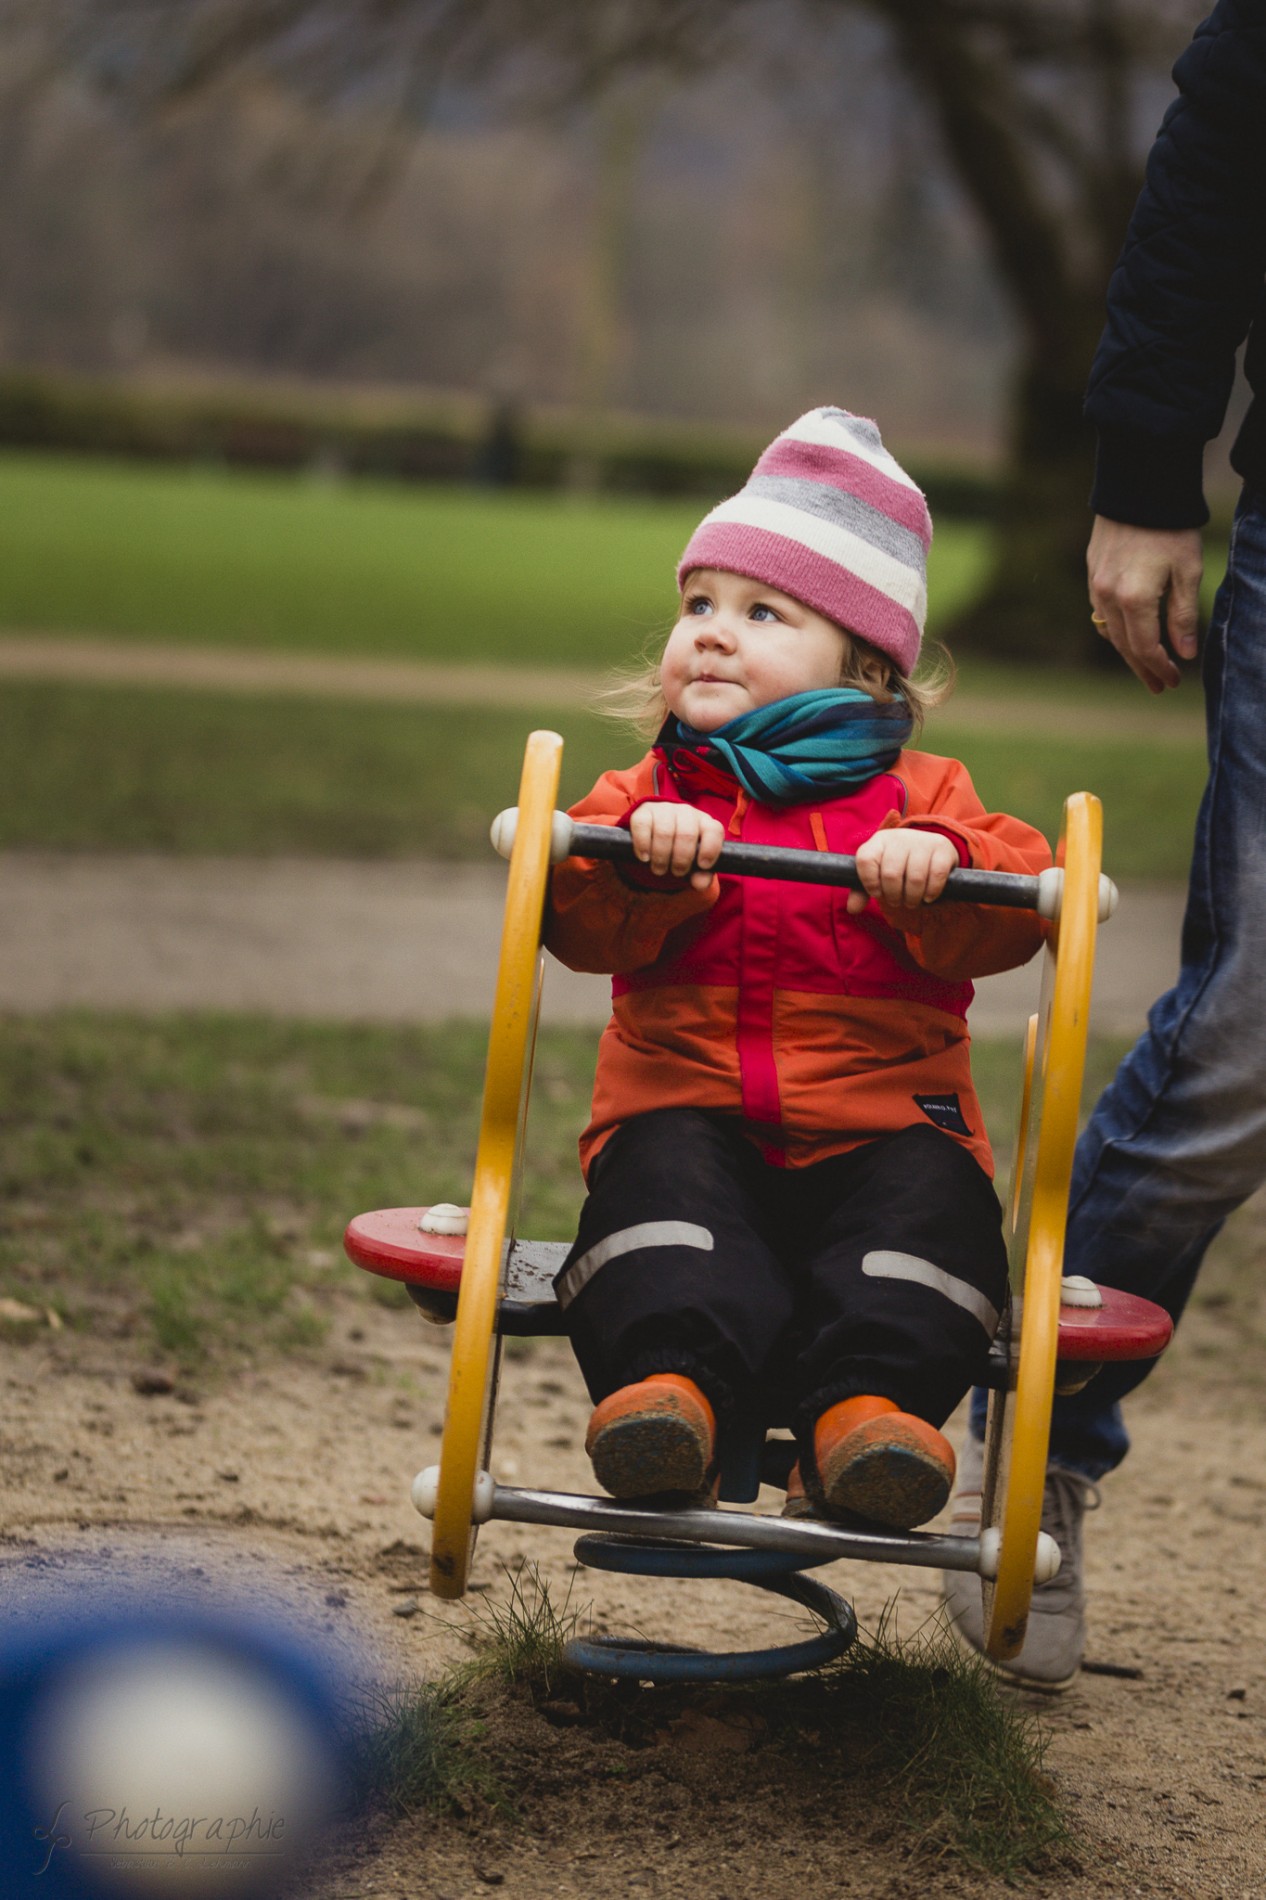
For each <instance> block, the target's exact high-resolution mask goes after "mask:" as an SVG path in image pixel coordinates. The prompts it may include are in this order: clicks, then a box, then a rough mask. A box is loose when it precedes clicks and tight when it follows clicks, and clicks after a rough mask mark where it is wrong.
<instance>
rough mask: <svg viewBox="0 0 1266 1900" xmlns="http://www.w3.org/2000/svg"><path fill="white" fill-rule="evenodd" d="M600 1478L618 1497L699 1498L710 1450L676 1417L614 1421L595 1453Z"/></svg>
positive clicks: (597, 1441)
mask: <svg viewBox="0 0 1266 1900" xmlns="http://www.w3.org/2000/svg"><path fill="white" fill-rule="evenodd" d="M589 1457H590V1461H591V1463H592V1465H593V1474H594V1477H595V1478H596V1479H597V1480H598V1483H599V1484H600V1485H601V1486H602V1488H603V1490H604V1491H606V1492H607V1493H608V1495H609V1496H611V1497H613V1498H647V1497H654V1496H655V1495H656V1494H657V1493H658V1492H661V1491H682V1492H686V1493H688V1494H690V1495H694V1494H696V1493H698V1492H701V1491H703V1490H705V1489H706V1487H707V1483H708V1478H709V1471H708V1463H709V1457H710V1447H707V1446H705V1445H703V1444H701V1443H700V1439H699V1434H698V1433H697V1432H695V1431H693V1430H692V1429H691V1427H690V1426H689V1424H688V1423H687V1422H686V1421H685V1420H684V1419H681V1418H674V1417H673V1416H672V1415H671V1414H663V1415H661V1416H660V1417H657V1418H656V1417H650V1418H624V1419H614V1420H613V1421H612V1422H611V1424H609V1425H604V1426H603V1428H602V1430H601V1431H600V1432H599V1433H598V1434H597V1436H596V1438H595V1439H594V1440H593V1443H592V1445H591V1446H590V1448H589Z"/></svg>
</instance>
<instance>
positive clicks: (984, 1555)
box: [977, 1525, 1060, 1583]
mask: <svg viewBox="0 0 1266 1900" xmlns="http://www.w3.org/2000/svg"><path fill="white" fill-rule="evenodd" d="M1001 1555H1002V1532H1001V1531H1000V1530H999V1529H998V1527H997V1525H991V1526H990V1528H989V1529H988V1530H987V1531H982V1532H981V1533H980V1558H979V1561H978V1565H977V1568H978V1569H979V1571H980V1574H981V1576H982V1577H983V1578H984V1579H985V1581H986V1582H987V1583H996V1582H997V1579H998V1559H999V1558H1000V1557H1001ZM1059 1566H1060V1555H1059V1545H1058V1544H1057V1543H1056V1542H1055V1539H1054V1538H1053V1537H1051V1536H1049V1535H1048V1534H1047V1532H1046V1531H1039V1532H1038V1534H1037V1550H1036V1551H1035V1553H1034V1558H1033V1581H1034V1583H1049V1582H1050V1580H1051V1578H1052V1577H1054V1576H1056V1575H1057V1574H1058V1571H1059Z"/></svg>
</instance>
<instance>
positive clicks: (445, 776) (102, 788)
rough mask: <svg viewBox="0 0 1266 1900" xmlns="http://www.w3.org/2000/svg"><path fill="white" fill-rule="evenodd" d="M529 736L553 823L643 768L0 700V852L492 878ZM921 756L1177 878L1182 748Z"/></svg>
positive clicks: (480, 727)
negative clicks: (399, 866) (959, 765)
mask: <svg viewBox="0 0 1266 1900" xmlns="http://www.w3.org/2000/svg"><path fill="white" fill-rule="evenodd" d="M533 725H549V726H553V727H555V728H557V729H558V730H559V731H561V732H562V734H563V737H564V739H565V740H566V750H565V752H564V775H563V786H562V798H563V802H564V803H571V802H574V800H575V799H576V798H578V797H579V796H580V794H581V793H582V792H584V791H586V790H587V789H588V787H589V786H590V785H591V784H592V783H593V781H594V779H595V778H596V777H597V776H598V774H599V772H601V771H603V770H604V769H606V768H607V767H608V766H612V765H618V764H621V763H626V762H631V761H632V760H633V759H635V758H636V757H637V756H638V755H639V752H640V749H641V748H640V745H639V742H638V741H637V740H635V739H630V738H629V737H627V736H626V735H625V734H624V733H623V732H621V731H620V730H619V729H617V728H613V727H611V726H610V725H608V724H607V723H606V722H605V721H601V720H598V719H596V718H593V717H591V716H588V715H586V714H585V713H583V712H568V713H564V714H562V715H559V714H557V713H556V712H555V711H553V709H551V708H550V707H548V706H546V707H540V708H531V707H524V708H523V710H522V711H521V712H500V711H497V712H487V713H481V712H477V711H475V710H474V709H472V708H470V707H459V706H453V707H444V708H437V709H430V708H422V707H392V706H381V705H357V706H354V707H346V706H343V705H340V704H339V703H337V702H336V701H332V700H331V701H322V700H309V699H284V698H277V699H270V698H260V699H241V698H235V697H231V696H227V695H225V696H221V695H217V694H213V693H206V694H202V693H193V692H188V693H187V692H174V691H172V692H169V691H158V690H154V691H151V690H148V689H136V688H129V687H63V686H46V685H17V684H13V683H9V684H6V685H0V847H7V848H10V849H46V850H47V849H53V850H82V851H105V850H128V851H170V852H182V853H195V854H196V853H204V854H207V853H210V854H215V853H227V854H230V855H264V856H267V855H276V854H280V853H299V854H307V853H312V854H317V855H330V856H352V857H401V856H408V855H410V854H418V855H430V854H433V855H438V856H441V857H456V858H468V857H473V858H475V859H480V858H488V853H489V847H488V824H489V821H490V819H491V818H492V816H493V814H494V813H495V812H497V811H498V810H500V808H501V807H502V806H503V805H509V804H513V803H514V798H515V792H516V789H517V785H518V774H519V765H520V761H521V759H522V754H523V742H524V738H525V737H526V734H527V733H528V731H529V730H530V729H531V727H532V726H533ZM933 743H934V747H935V749H936V750H937V751H946V752H956V753H958V754H960V755H961V756H962V757H963V758H965V759H966V760H967V761H968V762H969V764H970V766H971V770H972V774H973V777H974V779H975V781H976V785H977V788H978V790H979V791H980V794H981V796H982V798H983V799H984V800H985V802H986V804H988V805H990V806H991V807H992V808H993V809H996V810H1003V811H1013V812H1015V813H1016V814H1018V815H1019V816H1021V817H1024V818H1027V819H1029V820H1030V821H1031V822H1032V823H1034V824H1036V825H1039V826H1040V827H1041V828H1042V829H1043V830H1045V831H1046V832H1047V834H1048V836H1051V837H1052V838H1053V837H1054V836H1055V835H1056V834H1057V833H1058V829H1059V819H1060V810H1061V806H1062V803H1063V799H1064V797H1065V796H1066V794H1067V793H1068V792H1071V791H1081V790H1085V791H1093V792H1097V793H1098V794H1099V795H1100V797H1102V798H1103V800H1104V804H1105V808H1106V813H1107V861H1108V863H1109V865H1110V866H1111V869H1112V871H1113V873H1114V875H1115V876H1117V877H1153V878H1178V877H1182V876H1184V875H1185V873H1186V860H1187V855H1188V851H1189V848H1190V838H1191V828H1192V822H1193V819H1194V814H1195V808H1196V803H1197V800H1198V798H1199V794H1200V787H1201V784H1202V782H1203V755H1202V752H1201V748H1200V746H1199V745H1198V744H1197V743H1194V742H1193V743H1192V744H1191V745H1183V746H1178V745H1169V746H1159V745H1155V746H1149V745H1145V744H1138V743H1131V744H1128V745H1123V744H1117V743H1113V742H1111V741H1109V740H1108V739H1107V738H1104V739H1101V740H1097V741H1094V742H1091V741H1075V740H1071V739H1064V738H1056V737H1052V738H1045V737H1041V738H1039V737H1035V736H1034V735H1032V734H1027V733H1025V734H1018V735H1016V736H1015V737H1008V736H1005V735H1003V736H999V735H997V734H995V733H993V732H989V733H980V732H966V731H965V732H962V733H961V734H956V733H955V731H954V729H953V727H952V725H951V724H949V723H948V720H947V722H946V724H945V725H944V727H941V726H940V725H938V727H937V731H936V736H935V740H934V742H933ZM489 861H490V860H489Z"/></svg>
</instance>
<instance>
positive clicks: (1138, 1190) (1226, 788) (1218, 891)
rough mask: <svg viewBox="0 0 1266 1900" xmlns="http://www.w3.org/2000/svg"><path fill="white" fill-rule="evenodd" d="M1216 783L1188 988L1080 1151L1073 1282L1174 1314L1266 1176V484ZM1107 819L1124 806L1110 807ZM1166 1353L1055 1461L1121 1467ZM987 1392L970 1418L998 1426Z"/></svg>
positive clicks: (1210, 692) (1121, 1383) (1202, 822)
mask: <svg viewBox="0 0 1266 1900" xmlns="http://www.w3.org/2000/svg"><path fill="white" fill-rule="evenodd" d="M1204 676H1205V702H1206V719H1207V725H1208V747H1209V779H1208V783H1207V785H1206V787H1205V793H1204V798H1203V800H1202V802H1201V806H1200V815H1199V818H1198V820H1197V823H1196V836H1195V846H1194V850H1193V855H1192V864H1191V877H1190V882H1189V885H1188V892H1187V909H1186V914H1185V916H1184V919H1183V929H1182V968H1181V971H1180V974H1179V977H1178V981H1177V983H1176V984H1175V986H1174V988H1173V989H1172V990H1169V991H1168V992H1167V993H1166V994H1165V995H1164V996H1162V997H1161V998H1160V1000H1159V1002H1157V1003H1156V1004H1155V1005H1154V1006H1153V1008H1152V1010H1151V1012H1150V1014H1149V1016H1148V1025H1147V1029H1146V1030H1145V1031H1144V1033H1143V1035H1142V1036H1141V1037H1140V1038H1139V1040H1138V1042H1137V1043H1136V1044H1135V1045H1134V1047H1133V1049H1131V1051H1130V1053H1129V1054H1128V1055H1127V1056H1126V1057H1125V1059H1124V1061H1123V1062H1122V1064H1121V1066H1120V1068H1119V1069H1118V1070H1117V1073H1116V1075H1115V1076H1114V1077H1113V1080H1112V1081H1111V1082H1110V1083H1109V1085H1108V1087H1107V1088H1106V1089H1105V1090H1104V1092H1103V1095H1102V1096H1101V1097H1100V1099H1099V1102H1098V1104H1097V1106H1096V1108H1095V1111H1094V1114H1093V1116H1092V1117H1091V1119H1090V1122H1089V1124H1088V1126H1087V1127H1086V1129H1085V1132H1084V1133H1083V1134H1082V1136H1081V1139H1080V1141H1079V1142H1078V1144H1077V1154H1076V1160H1075V1162H1074V1166H1073V1181H1072V1192H1071V1197H1070V1202H1069V1221H1068V1239H1067V1246H1066V1250H1065V1272H1067V1273H1084V1274H1088V1275H1089V1276H1090V1278H1091V1279H1093V1280H1098V1281H1101V1282H1102V1283H1103V1284H1104V1285H1105V1286H1114V1287H1120V1288H1122V1289H1124V1291H1126V1292H1128V1293H1137V1294H1141V1295H1142V1296H1143V1297H1144V1298H1145V1299H1149V1300H1154V1301H1155V1302H1156V1303H1157V1305H1159V1306H1163V1307H1164V1308H1165V1309H1166V1311H1167V1312H1168V1313H1170V1314H1171V1315H1172V1316H1173V1318H1174V1319H1175V1320H1177V1319H1178V1318H1179V1317H1180V1315H1181V1313H1182V1311H1183V1308H1184V1306H1185V1305H1186V1303H1187V1298H1188V1295H1189V1294H1190V1292H1191V1289H1192V1286H1193V1285H1194V1283H1195V1279H1196V1275H1197V1273H1198V1272H1199V1270H1200V1263H1201V1261H1202V1260H1203V1258H1204V1254H1205V1250H1206V1248H1207V1247H1208V1245H1209V1243H1210V1241H1211V1240H1212V1239H1213V1237H1214V1235H1215V1234H1216V1233H1217V1232H1218V1230H1219V1228H1220V1227H1221V1226H1222V1223H1223V1222H1224V1221H1225V1219H1226V1217H1227V1215H1228V1214H1230V1213H1231V1212H1233V1210H1234V1209H1235V1208H1237V1207H1239V1206H1240V1204H1241V1203H1242V1202H1243V1201H1245V1200H1247V1199H1248V1196H1249V1195H1250V1194H1252V1193H1253V1192H1254V1191H1255V1190H1256V1189H1257V1188H1258V1187H1260V1186H1261V1185H1262V1183H1263V1181H1266V492H1264V491H1260V490H1252V489H1247V488H1246V489H1245V491H1244V493H1243V495H1242V497H1241V500H1240V504H1239V507H1238V508H1237V510H1236V516H1235V525H1234V528H1233V531H1232V536H1231V547H1230V555H1229V560H1228V565H1227V574H1226V579H1225V581H1224V582H1223V584H1222V587H1221V588H1220V589H1219V592H1218V597H1217V601H1216V604H1215V606H1214V612H1213V621H1212V624H1211V626H1210V629H1209V635H1208V640H1207V643H1206V646H1205V656H1204ZM1109 817H1110V814H1109ZM1155 1363H1156V1362H1155V1361H1154V1360H1134V1361H1126V1362H1118V1363H1117V1364H1115V1365H1107V1366H1105V1367H1104V1368H1103V1370H1102V1371H1101V1372H1100V1373H1098V1374H1097V1375H1096V1377H1095V1378H1093V1379H1092V1380H1091V1381H1090V1384H1089V1385H1088V1386H1086V1387H1085V1388H1084V1390H1083V1391H1081V1392H1079V1393H1075V1394H1073V1395H1072V1396H1070V1397H1067V1398H1057V1399H1056V1401H1055V1410H1054V1415H1053V1418H1052V1422H1051V1454H1050V1455H1051V1462H1052V1463H1054V1464H1059V1465H1065V1466H1067V1467H1069V1468H1071V1469H1072V1470H1074V1471H1079V1472H1081V1473H1083V1474H1084V1475H1085V1476H1086V1477H1088V1478H1100V1477H1102V1476H1103V1474H1104V1473H1105V1472H1107V1471H1111V1470H1113V1469H1114V1468H1115V1467H1116V1466H1117V1465H1119V1464H1120V1462H1121V1460H1122V1459H1123V1458H1124V1457H1125V1454H1126V1452H1127V1451H1128V1450H1129V1445H1130V1441H1129V1436H1128V1434H1127V1432H1126V1429H1125V1424H1124V1421H1123V1419H1122V1415H1121V1406H1120V1400H1121V1399H1122V1398H1123V1397H1124V1396H1125V1394H1126V1393H1128V1392H1131V1391H1132V1390H1133V1389H1134V1387H1135V1386H1137V1385H1138V1384H1139V1383H1140V1382H1141V1381H1142V1380H1143V1379H1145V1378H1146V1377H1147V1375H1148V1373H1149V1372H1150V1371H1151V1369H1152V1367H1153V1365H1154V1364H1155ZM984 1397H985V1395H984V1394H983V1393H981V1392H979V1391H978V1392H977V1393H976V1394H975V1396H974V1401H973V1408H972V1425H973V1429H974V1430H975V1431H976V1433H977V1435H978V1436H979V1435H981V1434H983V1431H984Z"/></svg>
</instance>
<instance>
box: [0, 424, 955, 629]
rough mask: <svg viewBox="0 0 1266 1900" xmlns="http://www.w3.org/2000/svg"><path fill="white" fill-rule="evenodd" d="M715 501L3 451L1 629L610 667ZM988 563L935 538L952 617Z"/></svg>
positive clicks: (938, 607)
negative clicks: (317, 477) (402, 482)
mask: <svg viewBox="0 0 1266 1900" xmlns="http://www.w3.org/2000/svg"><path fill="white" fill-rule="evenodd" d="M717 499H718V500H719V499H720V496H719V495H718V496H717ZM703 512H704V506H703V505H701V504H700V503H699V502H697V501H684V502H682V501H672V502H662V501H647V500H638V501H632V500H616V499H594V500H583V499H580V498H578V497H576V496H572V495H565V494H541V493H536V492H520V493H511V494H505V493H501V494H497V493H489V492H480V491H478V490H475V489H459V488H444V487H439V486H435V487H429V486H428V487H418V488H402V487H400V486H398V485H394V484H387V483H378V482H372V481H356V482H344V483H338V484H334V485H330V484H328V483H317V482H313V481H312V480H310V479H307V478H305V477H303V476H280V475H257V474H247V473H243V472H241V471H228V470H214V469H207V468H185V467H182V468H175V469H170V468H169V469H163V468H154V467H152V466H151V467H146V466H143V465H138V464H135V463H123V462H110V461H105V460H92V459H88V458H83V459H80V458H75V457H71V456H51V455H38V454H23V455H15V454H8V455H0V626H10V627H21V628H28V629H38V628H48V629H53V630H58V631H62V632H76V631H78V632H83V633H97V634H118V635H120V636H121V637H125V638H134V639H149V640H164V641H167V640H173V641H182V640H185V641H191V642H195V643H198V644H205V643H210V644H217V645H219V644H222V645H226V646H251V647H271V648H289V649H292V650H296V651H308V652H326V653H329V652H338V653H360V654H374V653H377V654H407V655H410V656H412V657H414V658H419V659H422V658H431V659H442V660H452V659H454V658H461V659H464V660H512V661H514V662H515V663H516V664H519V665H524V664H539V665H544V666H564V665H568V666H586V667H588V666H592V667H602V666H606V665H609V664H612V663H614V662H618V661H626V660H628V659H629V657H630V656H631V654H632V653H633V652H634V651H635V650H637V649H638V648H639V647H640V645H641V643H642V641H643V640H644V639H645V638H646V636H647V634H648V633H650V632H651V631H652V630H653V629H654V628H656V627H661V626H665V625H667V624H668V622H669V620H670V619H671V608H672V604H673V574H674V570H675V568H676V563H677V558H678V556H679V555H680V553H681V550H682V548H683V547H684V546H685V543H686V540H687V539H688V537H689V535H690V533H691V531H692V529H693V528H694V527H695V525H696V523H697V522H698V520H699V518H700V516H701V514H702V513H703ZM987 555H988V535H987V533H986V531H985V530H983V529H982V528H979V527H975V526H970V525H963V524H959V523H950V524H947V525H946V526H945V527H944V528H943V529H941V530H939V531H938V533H937V537H936V542H935V545H934V548H933V551H932V560H931V570H930V583H931V595H932V600H933V603H934V612H935V613H936V614H937V615H940V616H947V615H950V614H952V613H953V612H955V611H956V610H957V609H958V607H960V606H961V605H963V604H964V603H965V602H966V601H967V600H968V599H970V597H971V594H972V592H973V591H974V590H975V588H976V587H977V586H979V583H980V577H981V574H982V573H983V570H984V563H985V561H986V559H987Z"/></svg>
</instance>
